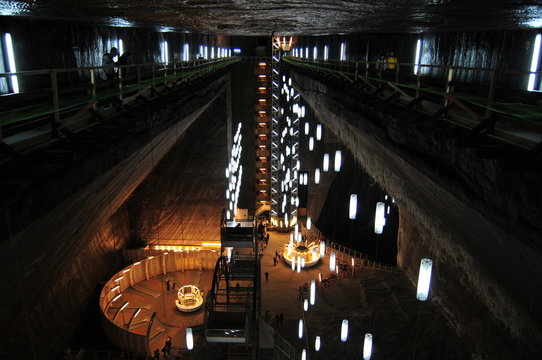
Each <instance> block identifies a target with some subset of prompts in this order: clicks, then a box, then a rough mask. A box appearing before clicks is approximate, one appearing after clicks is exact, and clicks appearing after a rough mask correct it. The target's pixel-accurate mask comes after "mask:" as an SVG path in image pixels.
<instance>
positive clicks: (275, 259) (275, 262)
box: [273, 257, 277, 266]
mask: <svg viewBox="0 0 542 360" xmlns="http://www.w3.org/2000/svg"><path fill="white" fill-rule="evenodd" d="M273 266H277V258H276V257H274V258H273Z"/></svg>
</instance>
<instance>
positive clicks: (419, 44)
mask: <svg viewBox="0 0 542 360" xmlns="http://www.w3.org/2000/svg"><path fill="white" fill-rule="evenodd" d="M421 55H422V39H418V41H416V56H415V57H414V75H418V71H420V57H421Z"/></svg>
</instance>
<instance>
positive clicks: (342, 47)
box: [341, 43, 346, 61]
mask: <svg viewBox="0 0 542 360" xmlns="http://www.w3.org/2000/svg"><path fill="white" fill-rule="evenodd" d="M344 60H346V43H341V61H344Z"/></svg>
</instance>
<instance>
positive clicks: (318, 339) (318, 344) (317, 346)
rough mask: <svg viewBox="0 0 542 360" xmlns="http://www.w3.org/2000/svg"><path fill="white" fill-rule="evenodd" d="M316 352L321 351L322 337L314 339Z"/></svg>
mask: <svg viewBox="0 0 542 360" xmlns="http://www.w3.org/2000/svg"><path fill="white" fill-rule="evenodd" d="M314 350H316V351H320V336H317V337H316V339H314Z"/></svg>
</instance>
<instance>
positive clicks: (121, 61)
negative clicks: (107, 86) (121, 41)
mask: <svg viewBox="0 0 542 360" xmlns="http://www.w3.org/2000/svg"><path fill="white" fill-rule="evenodd" d="M131 55H132V53H131V52H130V51H125V52H123V53H122V55H120V56H119V50H118V49H117V48H116V47H112V48H111V50H109V52H108V53H105V54H104V55H103V56H102V66H109V67H108V68H105V69H104V72H105V76H106V78H107V80H113V79H116V78H117V77H118V74H119V72H120V71H121V69H120V68H118V67H119V66H122V65H128V63H129V57H130V56H131ZM116 56H119V57H118V59H117V61H115V60H114V58H115V57H116Z"/></svg>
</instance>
